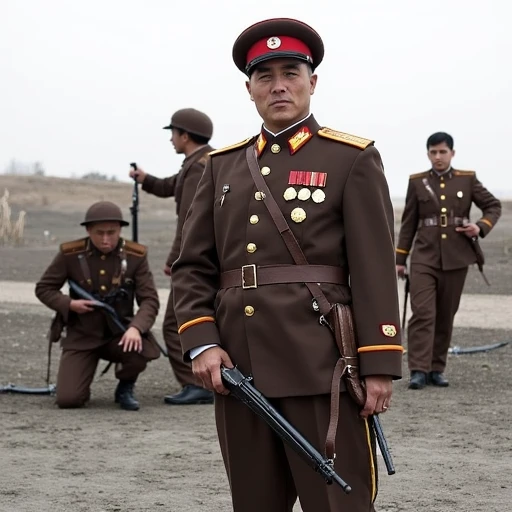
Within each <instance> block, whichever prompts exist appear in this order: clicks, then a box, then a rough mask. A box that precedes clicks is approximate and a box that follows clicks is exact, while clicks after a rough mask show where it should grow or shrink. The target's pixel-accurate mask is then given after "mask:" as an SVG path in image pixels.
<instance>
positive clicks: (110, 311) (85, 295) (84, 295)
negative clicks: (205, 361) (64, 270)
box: [68, 279, 168, 373]
mask: <svg viewBox="0 0 512 512" xmlns="http://www.w3.org/2000/svg"><path fill="white" fill-rule="evenodd" d="M68 283H69V289H70V290H72V291H73V292H75V293H76V295H77V296H78V297H80V298H81V299H85V300H90V301H93V302H94V304H93V306H94V307H97V308H100V309H103V311H104V312H105V313H106V314H107V315H108V316H109V317H110V319H111V320H112V321H113V322H114V324H115V326H116V327H118V328H119V330H120V331H121V332H122V333H125V332H126V326H125V325H124V323H123V322H122V320H121V319H120V318H119V315H118V314H117V312H116V310H115V309H114V308H113V307H112V306H111V305H110V304H107V303H106V302H103V301H101V300H99V299H97V298H96V297H94V295H92V294H90V293H89V292H88V291H86V290H84V289H83V288H82V287H81V286H80V285H78V284H77V283H76V282H75V281H73V280H72V279H68ZM155 343H156V344H157V345H158V348H159V349H160V352H161V353H162V354H163V355H164V356H165V357H168V354H167V351H166V350H165V349H164V348H163V347H162V346H161V345H160V343H158V341H156V340H155ZM107 370H108V367H107ZM105 371H106V370H104V372H103V373H105Z"/></svg>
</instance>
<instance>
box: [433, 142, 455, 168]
mask: <svg viewBox="0 0 512 512" xmlns="http://www.w3.org/2000/svg"><path fill="white" fill-rule="evenodd" d="M427 154H428V159H429V160H430V163H431V164H432V169H434V170H436V171H439V172H442V171H446V169H448V168H449V167H450V165H451V161H452V158H453V157H454V156H455V151H453V149H450V148H449V147H448V146H447V144H446V142H442V143H441V144H436V145H435V146H430V147H429V148H428V153H427Z"/></svg>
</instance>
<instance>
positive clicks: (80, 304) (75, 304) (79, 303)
mask: <svg viewBox="0 0 512 512" xmlns="http://www.w3.org/2000/svg"><path fill="white" fill-rule="evenodd" d="M94 304H95V302H94V301H93V300H84V299H80V300H72V301H71V303H70V304H69V309H70V310H71V311H74V312H75V313H78V314H79V315H83V314H84V313H90V312H91V311H94V307H93V306H94Z"/></svg>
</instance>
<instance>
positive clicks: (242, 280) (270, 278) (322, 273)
mask: <svg viewBox="0 0 512 512" xmlns="http://www.w3.org/2000/svg"><path fill="white" fill-rule="evenodd" d="M288 283H331V284H342V285H347V284H348V279H347V276H346V274H345V272H344V270H343V269H342V268H341V267H329V266H327V265H265V266H261V267H258V266H256V265H245V266H244V267H242V268H239V269H236V270H228V271H227V272H223V273H222V274H221V276H220V287H221V288H237V287H242V288H257V287H258V286H265V285H268V284H288Z"/></svg>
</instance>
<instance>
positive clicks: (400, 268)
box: [396, 265, 407, 279]
mask: <svg viewBox="0 0 512 512" xmlns="http://www.w3.org/2000/svg"><path fill="white" fill-rule="evenodd" d="M406 274H407V267H406V266H405V265H397V266H396V275H397V276H398V277H399V278H400V279H404V278H405V276H406Z"/></svg>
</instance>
